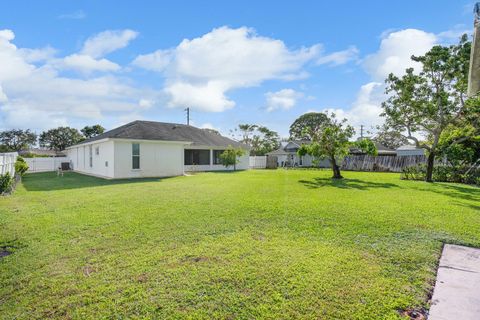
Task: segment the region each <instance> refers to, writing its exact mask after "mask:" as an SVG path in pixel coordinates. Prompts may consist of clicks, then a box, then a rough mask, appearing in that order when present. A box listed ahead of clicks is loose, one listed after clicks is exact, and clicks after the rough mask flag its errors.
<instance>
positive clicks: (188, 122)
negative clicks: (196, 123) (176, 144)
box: [185, 107, 190, 126]
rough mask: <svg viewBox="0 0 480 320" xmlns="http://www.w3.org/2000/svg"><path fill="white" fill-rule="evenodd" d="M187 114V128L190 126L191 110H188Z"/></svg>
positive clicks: (186, 110)
mask: <svg viewBox="0 0 480 320" xmlns="http://www.w3.org/2000/svg"><path fill="white" fill-rule="evenodd" d="M185 112H186V113H187V126H189V125H190V108H188V107H187V108H186V109H185Z"/></svg>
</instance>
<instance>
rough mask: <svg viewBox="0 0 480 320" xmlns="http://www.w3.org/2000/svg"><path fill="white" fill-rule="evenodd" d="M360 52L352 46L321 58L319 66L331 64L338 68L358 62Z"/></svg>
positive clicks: (318, 62)
mask: <svg viewBox="0 0 480 320" xmlns="http://www.w3.org/2000/svg"><path fill="white" fill-rule="evenodd" d="M358 54H359V50H358V49H357V47H355V46H350V47H349V48H348V49H346V50H342V51H337V52H333V53H331V54H328V55H325V56H322V57H320V58H319V59H318V60H317V64H329V65H331V66H338V65H342V64H345V63H348V62H350V61H356V60H358Z"/></svg>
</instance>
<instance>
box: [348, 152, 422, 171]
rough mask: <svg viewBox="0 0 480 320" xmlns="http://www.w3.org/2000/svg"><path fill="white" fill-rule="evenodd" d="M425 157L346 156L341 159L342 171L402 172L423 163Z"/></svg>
mask: <svg viewBox="0 0 480 320" xmlns="http://www.w3.org/2000/svg"><path fill="white" fill-rule="evenodd" d="M426 160H427V157H425V156H424V155H421V156H420V155H418V156H369V155H355V156H346V157H345V158H344V159H343V163H342V169H343V170H352V171H391V172H402V169H403V168H405V167H410V166H415V165H417V164H420V163H425V162H426Z"/></svg>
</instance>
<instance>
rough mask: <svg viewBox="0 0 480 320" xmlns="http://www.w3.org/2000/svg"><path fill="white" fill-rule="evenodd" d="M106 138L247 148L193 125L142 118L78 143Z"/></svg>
mask: <svg viewBox="0 0 480 320" xmlns="http://www.w3.org/2000/svg"><path fill="white" fill-rule="evenodd" d="M107 138H109V139H132V140H133V139H138V140H152V141H179V142H191V144H192V145H193V146H211V147H228V146H230V145H231V146H233V147H241V148H244V149H248V146H247V145H245V144H242V143H240V142H238V141H235V140H232V139H229V138H227V137H224V136H222V135H219V134H215V133H213V132H209V131H207V130H203V129H200V128H197V127H194V126H189V125H185V124H178V123H166V122H155V121H143V120H136V121H133V122H130V123H127V124H125V125H123V126H120V127H118V128H115V129H112V130H109V131H107V132H105V133H102V134H100V135H98V136H95V137H93V138H90V139H87V140H85V141H82V142H81V143H79V145H80V144H85V143H90V142H94V141H98V140H102V139H107Z"/></svg>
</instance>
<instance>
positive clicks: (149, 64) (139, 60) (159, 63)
mask: <svg viewBox="0 0 480 320" xmlns="http://www.w3.org/2000/svg"><path fill="white" fill-rule="evenodd" d="M173 54H174V50H157V51H155V52H153V53H149V54H141V55H138V56H137V57H136V58H135V60H134V61H133V64H134V65H136V66H137V67H140V68H144V69H148V70H152V71H157V72H163V71H165V69H166V68H167V66H168V65H169V64H170V62H171V61H172V58H173Z"/></svg>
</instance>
